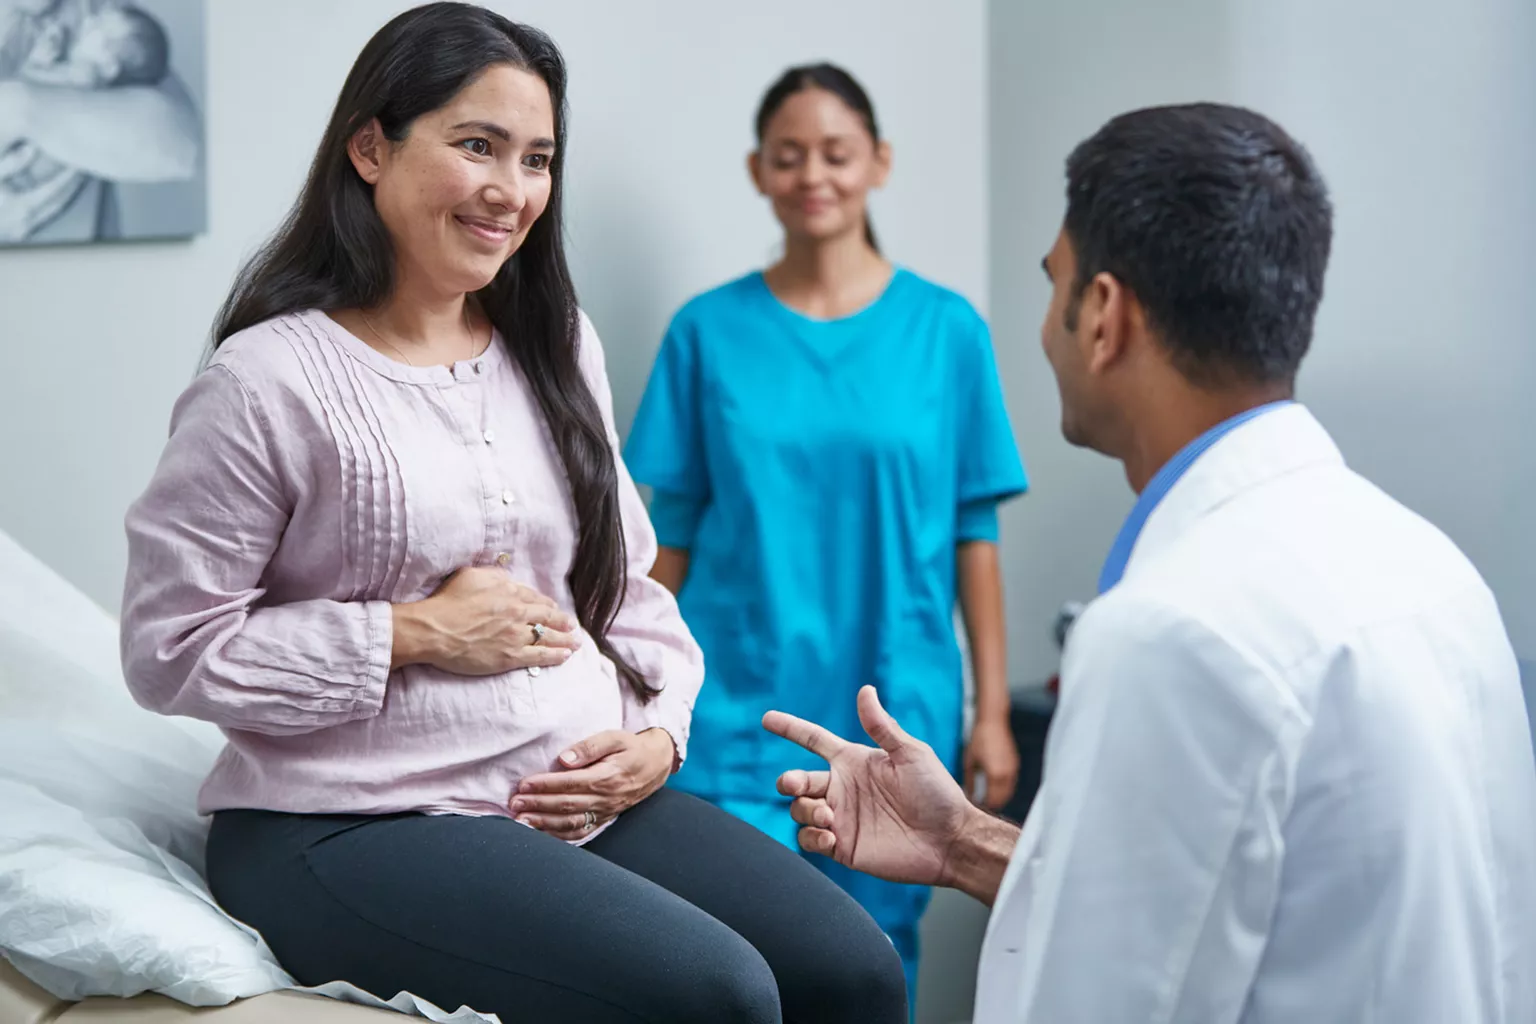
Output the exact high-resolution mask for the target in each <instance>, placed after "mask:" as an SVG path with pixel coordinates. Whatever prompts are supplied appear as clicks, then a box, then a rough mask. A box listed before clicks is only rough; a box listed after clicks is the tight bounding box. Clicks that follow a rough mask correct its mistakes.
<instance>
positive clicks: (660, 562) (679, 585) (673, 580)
mask: <svg viewBox="0 0 1536 1024" xmlns="http://www.w3.org/2000/svg"><path fill="white" fill-rule="evenodd" d="M651 579H653V580H655V581H656V582H657V583H660V584H661V585H662V586H664V587H666V588H667V589H668V590H670V591H672V593H673V595H677V594H680V593H682V591H683V583H684V582H685V581H686V580H687V579H688V552H687V551H686V550H685V549H683V548H669V547H662V548H660V549H658V550H657V552H656V564H655V565H653V566H651Z"/></svg>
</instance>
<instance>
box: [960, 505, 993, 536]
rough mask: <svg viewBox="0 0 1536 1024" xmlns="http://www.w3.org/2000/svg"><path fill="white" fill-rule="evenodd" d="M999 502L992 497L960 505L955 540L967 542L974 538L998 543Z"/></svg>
mask: <svg viewBox="0 0 1536 1024" xmlns="http://www.w3.org/2000/svg"><path fill="white" fill-rule="evenodd" d="M997 535H998V529H997V502H996V500H994V499H992V498H983V499H981V500H980V501H970V502H966V503H965V504H964V505H961V506H960V514H959V515H958V516H957V517H956V519H955V542H956V543H958V544H965V543H968V542H970V541H973V540H984V541H988V542H990V543H992V544H996V543H997Z"/></svg>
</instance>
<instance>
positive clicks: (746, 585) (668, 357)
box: [624, 64, 1027, 1005]
mask: <svg viewBox="0 0 1536 1024" xmlns="http://www.w3.org/2000/svg"><path fill="white" fill-rule="evenodd" d="M756 131H757V140H758V147H757V149H756V151H754V152H753V153H752V154H751V155H750V157H749V158H748V169H749V171H750V173H751V177H752V181H753V183H754V184H755V185H756V186H757V189H758V191H759V192H760V193H761V194H762V195H764V196H765V197H767V198H768V200H769V201H770V202H771V204H772V207H773V212H774V215H775V216H776V217H777V218H778V220H779V222H780V223H781V224H782V225H783V227H784V255H783V258H782V259H781V260H780V261H779V262H777V263H776V264H774V265H773V266H771V267H769V268H768V269H767V270H765V271H761V272H754V273H751V274H748V275H747V276H745V277H742V278H739V279H737V280H735V281H731V282H729V283H728V284H724V285H722V286H720V287H718V288H716V289H714V290H713V291H709V292H706V293H704V294H703V295H700V296H698V297H696V298H694V299H693V300H692V301H690V302H689V303H688V304H687V305H685V306H684V307H683V308H682V310H681V311H679V312H678V314H677V315H676V317H675V318H674V319H673V321H672V324H671V326H670V328H669V329H668V331H667V334H666V337H665V339H664V340H663V342H662V345H661V351H660V354H659V355H658V357H657V361H656V366H655V368H654V370H653V371H652V375H651V379H650V382H649V384H648V386H647V388H646V392H645V396H644V398H643V400H642V402H641V405H640V409H639V412H638V414H637V416H636V419H635V424H634V428H633V430H632V432H631V435H630V439H629V444H628V447H627V448H626V450H625V453H624V454H625V459H626V461H627V463H628V465H629V468H630V470H631V472H632V473H633V475H634V477H635V479H636V480H638V481H640V482H642V483H646V484H649V485H650V486H651V487H652V488H653V491H654V497H653V499H652V505H651V517H652V520H653V522H654V524H655V527H656V530H657V534H658V537H659V540H660V543H661V553H660V557H659V558H658V559H657V562H656V567H655V569H654V571H653V574H652V575H653V576H654V577H655V578H656V579H657V580H659V581H660V582H662V583H663V584H665V585H666V586H667V587H669V588H671V589H672V590H673V591H674V592H676V593H677V594H678V596H679V601H680V604H681V607H682V611H683V615H684V617H685V619H686V620H687V622H688V625H689V626H690V627H691V629H692V631H693V633H694V635H695V637H697V639H698V641H699V643H700V645H701V646H702V647H703V649H704V652H705V661H706V666H707V673H708V675H707V682H706V684H705V686H704V688H703V691H702V693H701V695H700V697H699V700H698V703H697V705H696V707H695V709H694V717H693V726H692V741H691V747H690V750H691V755H690V757H689V760H688V763H687V765H686V766H685V767H684V769H683V770H682V772H681V773H680V774H678V775H677V776H676V777H675V778H674V783H673V784H674V785H676V786H679V787H681V788H683V789H685V790H688V791H690V792H692V793H695V794H697V795H699V796H702V797H704V798H706V799H709V800H711V801H713V802H715V803H716V804H718V805H719V806H721V807H723V808H725V809H727V810H729V811H731V812H733V813H735V814H736V815H738V816H740V817H742V818H744V819H746V820H748V821H750V822H752V823H754V824H756V825H757V826H758V827H760V828H762V829H763V830H764V831H766V832H768V833H770V834H772V835H774V836H776V837H778V838H780V839H781V840H782V841H783V842H784V843H785V844H787V845H789V846H791V847H796V848H798V847H797V846H796V840H795V828H794V823H793V821H792V820H791V819H790V817H789V815H788V814H787V813H786V808H787V802H786V801H783V800H780V799H778V798H777V797H776V794H775V789H774V783H775V780H776V779H777V778H778V776H779V775H780V774H781V773H782V772H784V771H787V770H790V769H793V768H800V767H805V768H809V767H812V766H813V764H814V763H815V759H814V757H812V756H811V755H808V754H807V753H806V752H804V751H802V750H799V749H798V748H796V747H795V746H793V745H792V744H789V743H787V742H785V741H783V740H781V739H778V738H776V737H771V736H766V735H765V734H764V733H763V732H762V730H761V728H760V726H759V722H760V721H761V719H762V716H763V713H764V712H765V711H767V710H768V709H769V708H778V709H780V710H790V711H792V713H794V714H798V715H800V716H802V717H805V718H810V719H812V720H815V721H819V722H823V723H826V724H827V725H828V726H829V727H830V728H831V729H833V731H835V732H838V733H840V734H841V735H843V736H845V737H849V738H853V737H858V736H861V735H862V730H861V729H860V727H859V722H858V719H857V717H856V715H855V714H854V713H853V711H852V709H853V707H854V701H853V699H852V698H853V695H854V694H855V692H856V691H857V690H858V688H859V687H860V686H861V685H862V684H866V683H872V684H873V685H874V686H875V687H876V688H877V690H878V691H879V694H880V696H881V699H882V700H883V701H885V702H886V705H887V706H888V707H890V708H891V709H892V712H893V713H894V714H898V716H899V717H900V718H901V720H902V721H903V722H905V723H907V727H908V728H909V729H910V730H911V731H912V733H913V734H914V735H916V736H918V737H920V738H922V739H923V740H925V741H926V742H928V743H929V744H930V745H932V747H933V748H934V750H935V751H937V752H938V753H939V756H940V758H941V759H942V761H943V762H944V764H945V766H946V768H947V769H948V770H949V771H950V772H951V773H952V774H962V773H963V775H964V777H965V781H966V790H967V792H974V793H979V794H980V796H979V799H980V800H981V802H982V803H983V804H984V805H985V806H988V807H994V808H996V807H1001V806H1002V805H1003V804H1004V803H1005V802H1006V801H1007V799H1008V797H1009V796H1010V795H1011V793H1012V791H1013V787H1014V782H1015V779H1016V776H1017V772H1018V755H1017V753H1016V750H1015V747H1014V744H1013V738H1012V736H1011V734H1010V732H1009V726H1008V686H1007V678H1006V657H1005V644H1004V625H1003V595H1002V583H1001V577H1000V573H999V569H998V555H997V539H998V523H997V506H998V504H999V503H1000V502H1002V501H1004V500H1006V499H1008V498H1011V497H1013V496H1015V495H1017V494H1020V493H1022V492H1023V491H1024V490H1025V488H1026V487H1027V481H1026V478H1025V474H1024V468H1023V465H1022V464H1021V462H1020V459H1019V453H1018V450H1017V448H1016V446H1015V444H1014V440H1013V433H1012V430H1011V429H1010V426H1009V421H1008V415H1007V412H1006V410H1005V408H1004V404H1003V396H1002V391H1001V388H1000V386H999V383H998V377H997V368H996V365H995V363H994V359H993V354H992V345H991V339H990V336H989V334H988V331H987V326H986V324H985V323H984V322H983V321H982V319H981V317H980V316H979V315H977V313H976V311H975V310H974V309H973V308H972V307H971V305H970V304H969V303H968V302H966V300H965V299H963V298H962V297H960V296H959V295H957V294H955V293H954V292H952V291H949V290H947V289H945V288H942V287H940V286H939V285H937V284H934V283H932V282H930V281H926V280H924V279H923V278H921V277H919V276H918V275H916V274H914V273H912V272H911V271H909V270H906V269H903V268H901V267H898V266H896V265H894V264H893V263H892V262H891V261H890V260H888V259H887V258H886V257H885V256H884V255H883V254H882V253H881V252H880V249H879V247H878V246H877V244H876V241H875V233H874V230H873V228H872V227H871V225H870V220H869V216H868V214H867V212H866V200H867V198H868V195H869V192H870V190H871V189H875V188H878V187H880V186H881V185H882V184H883V183H884V182H885V180H886V177H887V175H888V174H889V173H890V168H891V147H890V144H889V143H887V142H885V141H883V140H882V139H881V138H880V133H879V129H878V127H877V124H876V121H875V113H874V109H873V107H872V106H871V104H870V101H869V98H868V96H867V95H866V94H865V92H864V90H863V89H862V88H861V87H860V85H859V84H858V83H857V82H856V81H855V80H854V79H853V78H852V77H851V76H850V75H849V74H848V73H847V72H845V71H843V70H841V69H839V68H836V67H833V66H831V65H828V64H819V65H813V66H808V67H798V68H792V69H790V70H789V71H787V72H785V74H784V75H783V76H782V77H781V78H780V79H779V80H778V81H777V82H775V83H774V85H773V86H772V87H771V88H770V89H769V90H768V92H767V94H766V95H765V96H764V98H763V101H762V104H761V106H760V108H759V110H758V113H757V122H756ZM957 596H958V602H959V606H960V609H961V611H962V614H963V617H964V621H965V627H966V631H967V638H968V640H969V644H970V648H971V651H972V669H973V676H974V679H975V688H976V716H975V721H974V726H973V728H972V731H971V735H970V738H969V742H968V743H964V744H963V743H962V713H963V707H962V705H963V680H962V667H961V653H960V649H959V645H958V643H957V637H956V630H955V627H954V609H955V606H956V601H957ZM897 709H899V711H898V710H897ZM816 862H817V863H818V865H819V866H820V867H821V868H822V869H823V870H824V871H826V872H827V873H828V874H829V875H831V876H832V877H833V878H834V879H835V880H836V881H837V882H838V883H839V884H841V885H842V886H843V887H844V888H845V889H846V890H847V891H848V892H850V893H851V894H852V895H853V896H854V897H855V898H857V899H858V900H859V901H860V902H861V903H862V904H863V905H864V907H865V908H866V909H867V910H869V912H870V913H871V914H872V915H873V916H874V918H875V920H876V921H877V922H879V924H880V925H881V927H882V928H884V929H885V932H886V934H887V935H889V936H890V938H891V941H892V942H893V943H894V944H895V946H896V948H897V950H898V951H899V952H900V953H901V955H902V960H903V962H904V966H905V968H906V972H907V981H908V987H909V991H911V990H913V989H914V988H915V984H914V983H915V978H916V970H917V952H918V950H917V946H918V940H917V924H918V920H919V918H920V917H921V916H922V913H923V910H924V908H925V907H926V905H927V902H928V898H929V890H928V889H927V888H926V887H919V886H910V885H897V884H894V883H890V882H885V881H880V880H877V879H873V878H870V877H868V876H866V875H862V874H858V873H855V872H851V871H848V870H847V869H846V868H843V867H842V866H841V865H838V864H836V863H834V862H832V861H830V860H827V859H823V858H816ZM913 1005H915V1001H914V1002H913Z"/></svg>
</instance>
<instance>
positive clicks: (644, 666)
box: [581, 316, 704, 768]
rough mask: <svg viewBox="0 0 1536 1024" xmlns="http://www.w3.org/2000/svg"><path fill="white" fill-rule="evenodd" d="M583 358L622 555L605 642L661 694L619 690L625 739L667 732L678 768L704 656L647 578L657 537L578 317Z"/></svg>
mask: <svg viewBox="0 0 1536 1024" xmlns="http://www.w3.org/2000/svg"><path fill="white" fill-rule="evenodd" d="M581 355H582V366H583V370H584V372H585V374H586V378H587V383H588V386H589V387H591V389H592V393H593V397H594V398H596V399H597V403H598V407H599V408H600V409H601V410H602V414H603V422H604V425H605V427H606V428H607V431H608V439H609V444H610V445H611V446H612V448H613V458H614V463H615V468H616V470H617V472H618V478H619V507H620V514H621V516H622V518H623V524H624V544H625V550H626V552H627V555H628V561H627V564H626V567H625V570H626V571H625V585H624V603H623V605H622V606H621V607H620V608H619V613H618V615H617V617H616V618H615V619H614V621H613V625H612V626H611V627H609V630H608V639H609V641H610V642H611V643H612V644H613V646H614V648H615V649H616V650H617V651H618V652H619V653H620V654H622V655H623V656H624V657H625V658H626V659H627V660H628V661H629V663H630V664H631V665H633V666H634V667H635V668H636V669H637V670H638V671H639V672H640V674H641V675H642V676H643V677H644V678H645V680H646V682H648V683H649V684H650V685H651V686H652V687H654V688H658V689H660V690H661V693H660V694H659V695H657V696H656V697H654V698H652V699H651V700H650V701H648V702H645V703H641V701H640V699H639V697H638V696H636V695H635V694H634V693H633V692H631V691H630V689H629V687H622V688H621V689H622V693H623V697H624V701H625V704H624V728H626V729H628V730H629V731H631V732H642V731H644V730H646V729H654V728H660V729H665V730H666V731H667V734H668V735H670V736H671V737H672V742H673V744H674V745H675V746H676V747H677V760H676V762H675V764H674V768H678V767H681V766H682V763H683V760H684V758H685V757H686V756H687V751H688V726H689V723H690V722H691V721H692V719H693V703H694V700H695V699H696V698H697V697H698V694H699V689H700V687H701V686H703V684H704V655H703V652H701V651H700V650H699V645H698V644H697V643H696V642H695V641H694V639H693V634H691V633H690V632H689V631H688V627H687V625H685V624H684V622H683V617H682V614H681V613H680V612H679V611H678V608H677V601H676V599H674V598H673V596H672V593H671V592H670V591H669V590H667V588H666V587H663V586H662V585H661V584H660V583H657V582H656V581H655V580H653V579H651V578H650V571H651V568H652V567H653V566H654V565H655V562H656V552H657V546H656V534H655V532H654V531H653V529H652V527H651V521H650V518H649V517H648V516H647V515H646V510H645V503H644V502H643V501H642V500H641V498H640V492H639V491H638V490H637V489H636V487H635V482H634V480H633V479H631V477H630V475H629V470H628V469H627V468H626V467H625V464H624V458H623V455H622V453H621V452H620V448H619V438H618V432H617V430H616V429H615V427H614V420H613V395H612V391H611V389H610V387H609V384H608V374H607V370H606V368H605V365H604V359H603V350H602V343H601V342H600V341H599V340H598V337H597V332H596V331H595V330H594V329H593V327H592V324H591V322H590V321H589V320H587V319H586V317H585V316H583V317H582V337H581Z"/></svg>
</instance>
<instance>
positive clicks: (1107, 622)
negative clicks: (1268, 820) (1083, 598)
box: [1061, 574, 1310, 735]
mask: <svg viewBox="0 0 1536 1024" xmlns="http://www.w3.org/2000/svg"><path fill="white" fill-rule="evenodd" d="M1187 596H1188V595H1187V593H1186V592H1181V591H1180V590H1179V589H1178V588H1159V587H1157V586H1155V585H1153V581H1152V580H1151V579H1149V578H1148V577H1147V576H1146V575H1145V574H1143V575H1141V576H1140V577H1139V578H1137V579H1135V580H1132V579H1130V578H1129V577H1128V578H1127V579H1126V580H1125V581H1123V582H1122V583H1120V584H1119V585H1118V586H1116V587H1115V588H1114V589H1113V590H1111V591H1109V592H1108V593H1106V594H1104V595H1103V596H1101V597H1099V598H1098V599H1097V600H1095V601H1093V602H1092V603H1091V604H1089V605H1088V607H1087V608H1086V609H1085V610H1084V611H1083V613H1082V614H1081V615H1080V616H1079V617H1078V619H1077V621H1076V622H1075V623H1074V624H1073V626H1072V629H1071V633H1070V636H1069V638H1068V642H1067V647H1066V651H1065V654H1064V658H1063V664H1062V673H1061V695H1062V700H1063V710H1065V709H1066V708H1067V706H1068V705H1069V704H1073V703H1079V702H1081V703H1083V704H1086V705H1089V706H1093V705H1099V706H1102V705H1103V702H1105V701H1115V702H1122V703H1123V702H1129V704H1128V705H1126V706H1135V707H1137V708H1139V709H1141V711H1140V713H1141V714H1145V715H1147V716H1148V717H1147V719H1146V724H1148V725H1149V726H1150V724H1151V722H1152V721H1153V720H1154V719H1159V718H1161V717H1162V716H1161V714H1160V713H1159V712H1155V711H1153V710H1152V709H1154V708H1159V707H1161V708H1167V709H1170V710H1171V712H1172V713H1173V714H1175V715H1177V714H1178V713H1179V709H1181V708H1185V707H1187V706H1192V705H1193V704H1194V703H1196V702H1198V703H1199V704H1200V705H1201V706H1205V707H1217V706H1226V707H1228V708H1230V709H1231V710H1234V711H1236V710H1237V709H1239V708H1241V709H1242V714H1241V715H1240V717H1241V718H1243V719H1244V720H1246V721H1249V722H1251V723H1255V724H1258V725H1260V726H1261V728H1262V729H1263V730H1264V731H1265V732H1267V733H1273V734H1277V735H1278V734H1280V733H1291V732H1293V731H1294V730H1295V728H1296V726H1298V725H1302V724H1303V723H1305V722H1307V721H1309V720H1310V715H1309V714H1308V712H1307V711H1306V709H1305V707H1304V704H1303V702H1302V700H1301V699H1300V696H1299V694H1297V693H1296V691H1295V690H1294V688H1293V687H1292V686H1291V685H1290V681H1289V679H1288V677H1287V674H1286V671H1285V669H1286V666H1287V659H1288V658H1289V657H1290V656H1291V652H1290V651H1288V650H1284V649H1281V648H1277V646H1276V645H1274V644H1273V643H1266V642H1265V638H1264V637H1263V636H1260V635H1257V634H1256V633H1255V632H1253V631H1246V630H1245V629H1244V628H1243V619H1244V616H1243V615H1242V614H1238V615H1235V616H1234V615H1225V614H1222V613H1221V612H1220V611H1219V610H1218V608H1219V596H1218V595H1210V596H1211V597H1212V598H1218V600H1211V601H1205V600H1188V599H1187ZM1283 634H1284V631H1283V630H1282V631H1279V633H1278V634H1277V635H1282V636H1283ZM1282 647H1283V645H1282Z"/></svg>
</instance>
